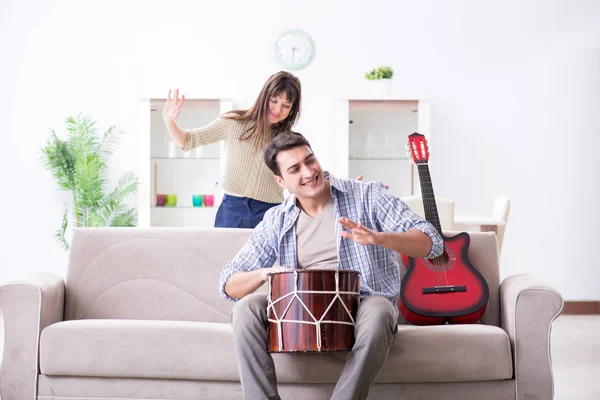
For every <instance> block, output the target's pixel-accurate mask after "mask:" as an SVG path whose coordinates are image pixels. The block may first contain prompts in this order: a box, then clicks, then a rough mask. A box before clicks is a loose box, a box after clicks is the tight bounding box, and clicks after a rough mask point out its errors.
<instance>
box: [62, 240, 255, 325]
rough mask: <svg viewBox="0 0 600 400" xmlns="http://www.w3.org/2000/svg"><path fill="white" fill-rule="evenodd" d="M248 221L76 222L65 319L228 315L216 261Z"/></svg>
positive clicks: (226, 255)
mask: <svg viewBox="0 0 600 400" xmlns="http://www.w3.org/2000/svg"><path fill="white" fill-rule="evenodd" d="M251 234H252V230H250V229H215V228H204V229H201V228H198V229H189V228H81V229H75V230H74V233H73V240H72V245H71V251H70V257H69V267H68V270H67V279H66V301H65V319H68V320H70V319H145V320H163V319H164V320H181V321H205V322H228V321H229V314H230V312H231V310H232V308H233V304H234V303H233V302H231V301H228V300H225V299H223V298H221V297H220V295H219V292H218V282H219V274H220V271H221V267H222V266H224V265H225V264H226V263H227V261H228V260H230V259H232V258H233V257H234V256H235V255H236V254H237V252H238V251H239V249H241V247H242V246H243V245H244V243H246V241H247V240H248V238H249V237H250V235H251Z"/></svg>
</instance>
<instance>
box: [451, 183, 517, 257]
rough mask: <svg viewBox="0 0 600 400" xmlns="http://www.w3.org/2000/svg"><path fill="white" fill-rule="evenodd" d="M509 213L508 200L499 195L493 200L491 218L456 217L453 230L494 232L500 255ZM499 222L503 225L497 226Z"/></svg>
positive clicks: (475, 216) (504, 196)
mask: <svg viewBox="0 0 600 400" xmlns="http://www.w3.org/2000/svg"><path fill="white" fill-rule="evenodd" d="M509 212H510V199H509V198H508V196H506V195H500V196H498V197H497V198H496V199H495V200H494V206H493V208H492V215H491V216H478V215H457V216H456V220H455V221H454V228H453V230H455V231H458V232H482V231H484V232H486V231H493V232H496V236H497V238H498V254H500V251H501V250H502V241H503V239H504V231H505V229H506V224H507V222H508V214H509ZM500 221H502V222H504V223H503V224H499V223H498V222H500Z"/></svg>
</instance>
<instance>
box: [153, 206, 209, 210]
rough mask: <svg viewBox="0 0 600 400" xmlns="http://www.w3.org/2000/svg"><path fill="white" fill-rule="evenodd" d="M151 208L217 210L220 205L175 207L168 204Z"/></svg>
mask: <svg viewBox="0 0 600 400" xmlns="http://www.w3.org/2000/svg"><path fill="white" fill-rule="evenodd" d="M150 208H153V209H154V208H157V209H163V208H164V209H167V210H173V209H177V208H178V209H180V210H181V209H186V210H187V209H198V210H216V209H217V208H219V206H213V207H194V206H175V207H166V206H150Z"/></svg>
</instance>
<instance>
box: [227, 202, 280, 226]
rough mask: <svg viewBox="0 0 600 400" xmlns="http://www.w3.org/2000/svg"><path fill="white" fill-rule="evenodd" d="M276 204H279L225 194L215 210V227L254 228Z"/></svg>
mask: <svg viewBox="0 0 600 400" xmlns="http://www.w3.org/2000/svg"><path fill="white" fill-rule="evenodd" d="M277 205H279V204H277V203H265V202H264V201H259V200H254V199H251V198H249V197H237V196H231V195H228V194H225V195H223V201H222V202H221V205H220V206H219V209H218V210H217V217H216V218H215V228H255V227H256V225H258V223H259V222H260V221H262V219H263V216H264V215H265V212H266V211H267V210H268V209H269V208H271V207H275V206H277Z"/></svg>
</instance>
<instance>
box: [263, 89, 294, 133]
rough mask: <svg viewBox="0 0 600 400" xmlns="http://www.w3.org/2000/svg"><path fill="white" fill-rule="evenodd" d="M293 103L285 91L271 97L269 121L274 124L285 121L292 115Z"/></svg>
mask: <svg viewBox="0 0 600 400" xmlns="http://www.w3.org/2000/svg"><path fill="white" fill-rule="evenodd" d="M290 111H292V103H291V102H290V101H288V99H287V96H286V94H285V93H281V94H279V95H277V96H273V97H271V98H270V99H269V123H270V124H272V125H274V124H276V123H278V122H280V121H283V120H284V119H286V118H287V117H288V115H290Z"/></svg>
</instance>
